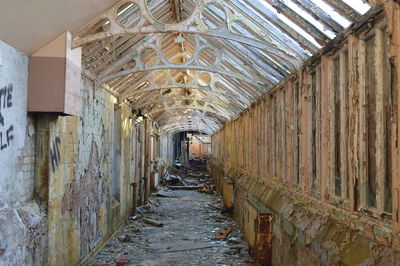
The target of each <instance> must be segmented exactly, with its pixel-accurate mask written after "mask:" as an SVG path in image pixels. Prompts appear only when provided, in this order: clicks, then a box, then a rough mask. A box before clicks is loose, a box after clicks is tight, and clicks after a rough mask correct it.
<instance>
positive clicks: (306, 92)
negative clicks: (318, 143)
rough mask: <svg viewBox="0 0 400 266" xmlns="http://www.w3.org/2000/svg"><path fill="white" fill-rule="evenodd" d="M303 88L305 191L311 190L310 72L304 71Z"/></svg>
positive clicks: (303, 172) (302, 120)
mask: <svg viewBox="0 0 400 266" xmlns="http://www.w3.org/2000/svg"><path fill="white" fill-rule="evenodd" d="M302 77H303V79H302V88H301V139H300V142H301V164H302V165H301V173H300V174H301V189H302V192H303V193H307V192H308V191H309V178H310V161H311V158H310V157H311V145H310V144H311V143H310V139H311V138H310V137H311V134H310V131H311V123H310V118H311V112H310V107H311V101H310V100H311V99H310V98H311V96H310V91H311V90H310V84H309V73H307V72H305V71H304V72H303V73H302Z"/></svg>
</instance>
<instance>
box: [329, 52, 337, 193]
mask: <svg viewBox="0 0 400 266" xmlns="http://www.w3.org/2000/svg"><path fill="white" fill-rule="evenodd" d="M327 60H328V90H329V111H328V114H329V116H330V119H329V139H330V142H329V175H328V176H329V178H328V192H329V195H330V196H333V195H335V176H336V171H335V170H336V167H335V166H336V152H337V150H336V146H335V145H336V141H335V138H336V137H337V136H336V134H335V133H336V132H335V129H336V117H335V109H336V107H335V96H336V93H337V92H336V91H335V75H336V74H338V73H335V67H334V60H332V59H331V58H329V59H327Z"/></svg>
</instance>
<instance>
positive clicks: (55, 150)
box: [50, 136, 61, 173]
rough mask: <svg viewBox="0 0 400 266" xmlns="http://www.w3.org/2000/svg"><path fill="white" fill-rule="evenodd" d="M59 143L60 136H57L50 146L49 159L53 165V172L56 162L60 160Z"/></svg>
mask: <svg viewBox="0 0 400 266" xmlns="http://www.w3.org/2000/svg"><path fill="white" fill-rule="evenodd" d="M60 144H61V140H60V137H58V136H57V137H56V139H55V141H53V145H52V147H51V148H50V160H51V166H52V167H53V173H54V172H55V171H56V168H57V167H58V163H59V162H60V160H61V156H60Z"/></svg>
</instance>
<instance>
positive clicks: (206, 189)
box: [199, 185, 215, 194]
mask: <svg viewBox="0 0 400 266" xmlns="http://www.w3.org/2000/svg"><path fill="white" fill-rule="evenodd" d="M214 190H215V187H214V186H213V185H205V186H203V187H202V188H200V189H199V192H200V193H206V194H214Z"/></svg>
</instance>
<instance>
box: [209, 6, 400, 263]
mask: <svg viewBox="0 0 400 266" xmlns="http://www.w3.org/2000/svg"><path fill="white" fill-rule="evenodd" d="M389 2H390V3H389ZM389 5H390V6H391V8H387V10H386V13H385V12H384V10H383V9H378V8H376V9H375V10H374V12H373V13H372V14H369V16H370V17H365V18H363V20H362V21H361V22H358V23H356V24H355V25H353V26H352V27H351V29H350V30H349V31H347V32H346V33H345V34H343V36H342V37H341V38H338V39H335V40H334V41H333V42H332V43H331V44H330V45H328V46H327V48H324V50H323V51H322V52H321V55H317V56H314V57H313V58H312V59H310V60H309V61H308V62H306V63H305V65H304V66H303V67H302V69H300V70H299V71H298V73H297V74H296V75H293V76H291V77H290V78H288V79H287V80H285V81H284V82H282V83H281V84H279V85H278V86H276V88H274V89H273V90H271V91H270V92H268V93H267V94H266V95H265V97H263V98H262V99H260V100H259V101H258V102H257V103H256V104H254V105H253V106H252V107H251V108H250V109H249V110H248V111H246V112H245V113H243V114H242V115H241V116H240V117H239V118H238V119H236V120H235V121H233V122H231V123H229V124H227V125H226V126H225V128H224V129H223V130H221V131H219V132H218V133H216V134H215V135H214V136H213V137H212V148H213V160H212V162H211V163H210V168H211V170H212V173H213V175H214V176H216V177H217V179H218V187H219V189H220V190H221V193H222V194H223V189H222V188H223V182H224V181H223V180H224V178H225V177H229V178H230V179H232V180H234V198H235V202H234V205H235V216H236V218H237V220H238V223H239V224H240V225H241V226H242V227H243V228H244V229H245V230H250V229H248V228H252V226H248V223H249V221H248V213H247V212H246V209H245V207H244V206H245V205H244V203H245V202H246V197H247V196H248V195H251V196H252V197H254V198H256V199H257V200H258V201H259V202H261V203H262V204H263V206H265V207H266V208H267V209H268V210H270V211H271V212H272V213H273V228H274V230H273V236H274V238H273V239H274V240H273V244H272V246H273V264H277V265H290V264H297V263H299V264H303V265H319V264H324V265H326V264H337V263H344V264H346V265H354V264H361V263H365V264H369V263H376V264H382V265H391V264H393V262H394V261H396V260H398V258H399V250H400V245H399V243H400V239H399V236H398V228H399V227H398V224H399V218H398V217H399V215H398V206H399V204H398V202H399V197H398V188H397V187H396V186H398V181H399V180H400V179H399V178H400V176H399V164H398V163H397V162H398V154H399V147H398V144H397V143H398V136H399V134H398V133H397V131H398V130H399V124H400V120H399V117H400V116H399V115H398V113H399V104H398V103H399V99H400V98H399V95H400V94H399V93H398V91H399V87H398V80H399V77H400V75H399V69H398V64H397V61H398V47H399V32H398V31H397V32H396V29H398V28H399V21H398V19H397V18H398V16H397V17H396V15H398V12H399V4H397V3H394V2H392V1H388V6H389ZM392 12H393V13H392ZM396 12H397V13H396ZM389 14H390V16H388V15H389ZM225 196H226V195H224V197H225ZM392 206H397V207H394V208H393V207H392ZM246 228H247V229H246ZM245 235H246V233H245ZM248 235H251V234H248ZM250 241H251V239H250Z"/></svg>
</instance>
